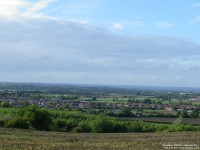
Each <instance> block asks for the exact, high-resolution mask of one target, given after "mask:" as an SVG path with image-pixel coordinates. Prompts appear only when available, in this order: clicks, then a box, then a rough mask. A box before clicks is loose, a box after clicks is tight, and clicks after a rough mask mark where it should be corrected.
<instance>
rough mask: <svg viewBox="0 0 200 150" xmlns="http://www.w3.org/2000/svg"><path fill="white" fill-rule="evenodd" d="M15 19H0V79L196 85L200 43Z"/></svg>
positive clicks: (71, 23)
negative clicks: (125, 34) (116, 33)
mask: <svg viewBox="0 0 200 150" xmlns="http://www.w3.org/2000/svg"><path fill="white" fill-rule="evenodd" d="M19 20H20V21H16V20H9V21H8V20H1V21H0V28H1V32H0V37H4V38H2V39H1V41H0V72H1V74H0V79H1V81H34V82H70V83H73V82H75V83H77V82H78V83H102V84H104V83H110V84H132V85H133V84H139V85H142V84H143V85H145V84H146V85H169V84H171V85H177V86H180V85H183V84H184V85H185V86H186V85H187V83H188V84H189V83H193V84H194V86H198V85H200V83H198V81H200V80H198V79H199V78H198V77H195V76H194V75H196V74H199V73H200V62H199V60H200V58H199V57H197V56H199V55H200V52H199V49H200V45H198V44H195V43H192V42H190V41H186V40H183V39H178V38H172V37H165V36H157V37H148V36H147V37H145V36H140V37H139V36H122V35H115V34H113V33H112V32H110V31H108V30H104V29H102V28H98V27H95V26H90V25H87V24H80V23H79V22H74V21H67V20H59V21H56V20H55V19H50V18H23V17H22V18H20V19H19ZM179 77H180V78H179ZM177 78H179V79H180V80H179V81H177V80H176V79H177ZM195 81H196V82H195Z"/></svg>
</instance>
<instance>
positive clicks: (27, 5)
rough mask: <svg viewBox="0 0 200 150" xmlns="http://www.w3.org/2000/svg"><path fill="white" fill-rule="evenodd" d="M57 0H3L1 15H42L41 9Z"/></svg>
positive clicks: (0, 4) (0, 5)
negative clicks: (34, 0)
mask: <svg viewBox="0 0 200 150" xmlns="http://www.w3.org/2000/svg"><path fill="white" fill-rule="evenodd" d="M54 1H56V0H40V1H37V2H30V1H28V0H1V1H0V16H4V17H12V18H13V17H19V16H27V17H30V16H36V15H40V14H41V13H39V11H40V10H42V9H44V8H46V7H48V5H49V4H50V3H52V2H54Z"/></svg>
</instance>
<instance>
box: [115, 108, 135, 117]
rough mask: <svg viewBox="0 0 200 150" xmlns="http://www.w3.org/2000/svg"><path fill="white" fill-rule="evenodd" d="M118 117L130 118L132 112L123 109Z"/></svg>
mask: <svg viewBox="0 0 200 150" xmlns="http://www.w3.org/2000/svg"><path fill="white" fill-rule="evenodd" d="M118 115H119V116H121V117H130V116H132V112H131V109H130V108H122V109H121V110H120V111H119V113H118Z"/></svg>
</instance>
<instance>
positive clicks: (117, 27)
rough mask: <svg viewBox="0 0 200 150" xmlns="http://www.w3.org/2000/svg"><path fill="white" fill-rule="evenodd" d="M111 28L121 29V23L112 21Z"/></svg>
mask: <svg viewBox="0 0 200 150" xmlns="http://www.w3.org/2000/svg"><path fill="white" fill-rule="evenodd" d="M112 29H114V30H121V29H123V24H122V23H120V22H117V23H114V24H113V26H112Z"/></svg>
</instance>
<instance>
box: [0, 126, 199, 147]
mask: <svg viewBox="0 0 200 150" xmlns="http://www.w3.org/2000/svg"><path fill="white" fill-rule="evenodd" d="M0 141H1V142H0V149H2V150H13V149H20V150H21V149H34V150H37V149H43V150H46V149H48V150H51V149H52V150H65V149H67V150H68V149H70V150H88V149H89V150H93V149H95V150H109V149H110V150H111V149H112V150H126V149H128V150H161V149H164V147H163V146H166V145H174V144H176V145H177V144H178V145H179V146H180V145H182V146H183V145H190V146H192V145H193V146H192V147H189V148H193V149H199V148H198V145H199V144H200V132H181V133H179V132H176V133H169V132H162V133H111V134H110V133H109V134H108V133H105V134H96V133H92V134H89V133H81V134H77V133H64V132H45V131H35V130H19V129H7V128H0ZM182 148H184V147H182ZM185 149H186V147H185Z"/></svg>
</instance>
